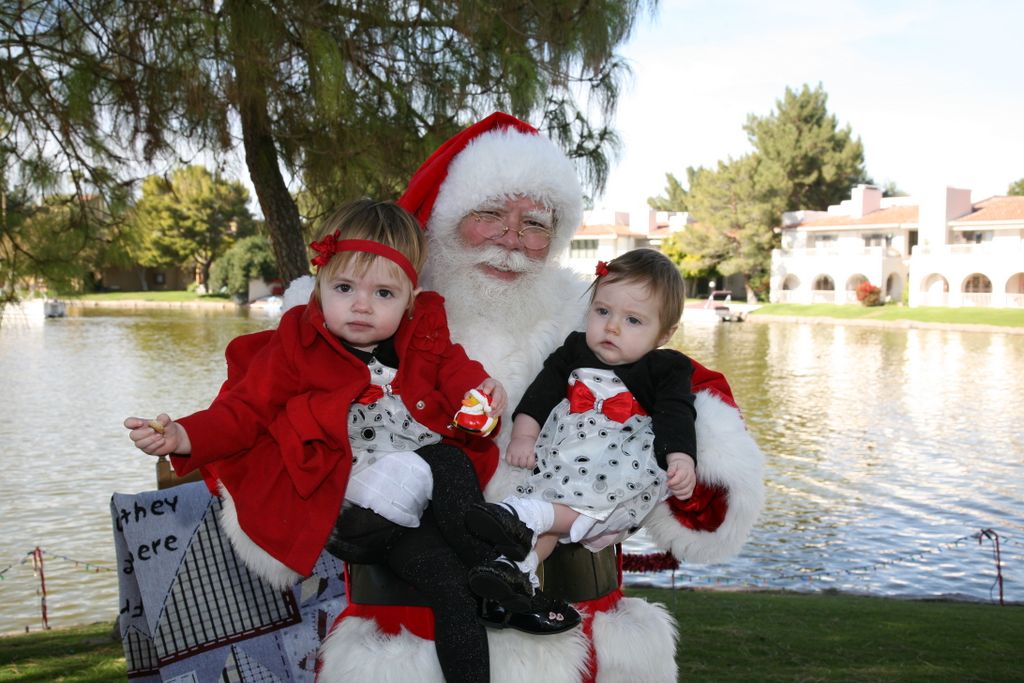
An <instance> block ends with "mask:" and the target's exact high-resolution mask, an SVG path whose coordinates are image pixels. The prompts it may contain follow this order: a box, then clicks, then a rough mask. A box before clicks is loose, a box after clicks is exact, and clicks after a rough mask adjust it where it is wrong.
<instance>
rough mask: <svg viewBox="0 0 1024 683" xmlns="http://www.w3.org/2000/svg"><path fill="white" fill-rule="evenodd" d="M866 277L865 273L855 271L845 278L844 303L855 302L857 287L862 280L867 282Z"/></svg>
mask: <svg viewBox="0 0 1024 683" xmlns="http://www.w3.org/2000/svg"><path fill="white" fill-rule="evenodd" d="M867 281H868V278H867V276H866V275H862V274H861V273H856V274H854V275H851V276H850V277H849V278H848V279H847V280H846V303H848V304H855V303H857V288H858V287H860V285H861V284H862V283H864V282H867Z"/></svg>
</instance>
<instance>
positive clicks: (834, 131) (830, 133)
mask: <svg viewBox="0 0 1024 683" xmlns="http://www.w3.org/2000/svg"><path fill="white" fill-rule="evenodd" d="M827 104H828V95H827V94H825V91H824V90H823V89H822V87H821V84H820V83H819V84H818V86H817V87H816V88H814V89H813V90H811V89H810V88H809V87H808V86H807V85H804V86H803V87H802V88H801V89H800V91H799V92H797V91H795V90H792V89H790V88H786V93H785V95H783V98H782V99H781V100H777V101H776V102H775V106H776V111H774V112H772V113H770V114H768V115H767V116H764V117H758V116H754V115H753V114H751V115H749V116H748V117H747V123H746V125H744V126H743V129H744V130H745V131H746V132H747V139H748V140H750V144H751V145H753V147H754V152H755V153H756V154H757V156H758V158H759V160H760V165H759V171H758V172H759V174H760V175H761V178H762V180H761V185H762V187H763V189H764V190H765V195H764V196H763V199H765V200H767V201H770V202H771V203H772V204H773V205H774V207H775V210H776V212H777V213H778V214H779V218H780V219H781V217H782V212H783V211H798V210H800V209H820V210H824V209H826V208H828V206H829V205H830V204H838V203H839V202H841V201H842V200H843V199H845V198H846V197H848V196H849V193H850V188H852V187H853V186H855V185H857V184H858V183H863V182H867V180H868V178H867V175H866V173H865V170H864V146H863V145H862V144H861V142H860V138H854V137H853V133H852V132H851V130H850V127H849V126H846V127H845V128H839V123H838V121H837V120H836V117H835V116H834V115H833V114H829V113H828V107H827ZM780 222H781V221H780Z"/></svg>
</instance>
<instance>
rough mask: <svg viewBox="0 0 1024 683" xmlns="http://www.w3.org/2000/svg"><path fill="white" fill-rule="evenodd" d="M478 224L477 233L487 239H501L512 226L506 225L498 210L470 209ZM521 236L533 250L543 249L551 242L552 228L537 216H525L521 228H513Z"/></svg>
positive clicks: (522, 241)
mask: <svg viewBox="0 0 1024 683" xmlns="http://www.w3.org/2000/svg"><path fill="white" fill-rule="evenodd" d="M469 215H470V216H472V218H473V220H474V221H475V223H476V225H475V226H474V229H475V230H476V234H478V235H480V237H483V238H484V239H485V240H500V239H501V238H502V237H504V236H505V233H507V232H508V231H509V230H511V228H509V226H507V225H505V220H506V219H505V216H503V215H502V214H500V213H498V212H497V211H470V212H469ZM512 232H514V233H516V235H518V236H519V243H520V244H522V245H523V246H524V247H525V248H527V249H531V250H534V251H536V250H538V249H543V248H545V247H546V246H548V245H549V244H551V230H550V229H549V228H548V227H547V226H545V225H544V224H543V223H541V222H540V221H539V220H537V219H536V218H530V217H528V216H524V217H523V219H522V222H521V224H520V228H519V230H512Z"/></svg>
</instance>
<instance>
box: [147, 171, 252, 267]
mask: <svg viewBox="0 0 1024 683" xmlns="http://www.w3.org/2000/svg"><path fill="white" fill-rule="evenodd" d="M248 203H249V191H248V190H246V189H245V187H243V186H242V184H241V183H239V182H237V181H233V182H228V181H224V180H220V179H219V178H216V177H214V176H213V175H212V174H211V173H210V172H209V171H208V170H207V169H206V168H204V167H202V166H187V167H185V168H180V169H178V170H176V171H174V172H173V173H172V174H171V176H170V178H164V177H161V176H150V177H149V178H146V179H145V180H144V181H143V183H142V197H141V198H140V199H139V202H138V204H137V205H136V206H135V216H134V223H135V224H136V225H137V226H139V227H140V228H141V229H142V231H143V233H144V234H146V244H147V246H148V250H149V252H150V254H151V255H150V256H148V257H147V259H148V260H149V261H150V263H151V265H171V264H173V265H185V264H187V263H189V262H192V263H194V264H195V267H196V270H197V272H198V273H199V282H200V283H201V284H204V285H205V284H206V283H207V282H208V281H209V279H210V265H211V264H212V263H213V261H214V259H216V258H217V257H219V256H220V255H221V254H223V253H224V252H225V251H226V250H227V248H228V247H230V246H231V244H232V243H233V242H234V240H235V238H236V237H245V236H247V235H251V234H252V233H253V230H254V226H253V221H252V216H251V215H250V213H249V208H248Z"/></svg>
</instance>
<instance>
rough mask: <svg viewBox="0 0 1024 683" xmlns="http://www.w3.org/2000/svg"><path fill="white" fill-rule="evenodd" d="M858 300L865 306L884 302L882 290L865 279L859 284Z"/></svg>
mask: <svg viewBox="0 0 1024 683" xmlns="http://www.w3.org/2000/svg"><path fill="white" fill-rule="evenodd" d="M857 301H859V302H861V303H862V304H864V305H865V306H878V305H879V304H881V303H882V290H881V289H879V288H878V287H875V286H874V285H873V284H871V283H870V282H868V281H867V280H865V281H864V282H862V283H860V284H859V285H857Z"/></svg>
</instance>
